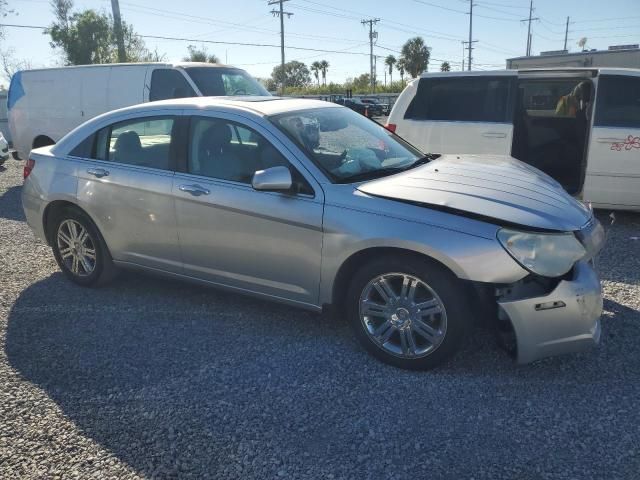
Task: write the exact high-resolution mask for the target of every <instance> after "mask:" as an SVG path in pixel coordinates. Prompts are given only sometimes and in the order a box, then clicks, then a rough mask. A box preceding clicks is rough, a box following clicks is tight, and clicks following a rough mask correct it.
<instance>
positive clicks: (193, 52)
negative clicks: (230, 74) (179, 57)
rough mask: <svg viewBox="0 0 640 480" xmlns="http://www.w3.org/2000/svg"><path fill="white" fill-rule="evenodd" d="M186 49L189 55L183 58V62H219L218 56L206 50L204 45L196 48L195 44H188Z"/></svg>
mask: <svg viewBox="0 0 640 480" xmlns="http://www.w3.org/2000/svg"><path fill="white" fill-rule="evenodd" d="M187 50H188V51H189V55H188V56H186V57H184V58H183V60H184V61H185V62H203V63H220V60H219V59H218V57H216V56H215V55H214V54H213V53H209V52H207V49H206V48H205V47H200V48H198V47H196V46H195V45H189V46H188V47H187Z"/></svg>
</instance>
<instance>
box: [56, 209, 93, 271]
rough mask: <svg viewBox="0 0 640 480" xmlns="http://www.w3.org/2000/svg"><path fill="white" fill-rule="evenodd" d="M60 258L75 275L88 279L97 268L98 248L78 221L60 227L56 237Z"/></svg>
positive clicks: (65, 222)
mask: <svg viewBox="0 0 640 480" xmlns="http://www.w3.org/2000/svg"><path fill="white" fill-rule="evenodd" d="M56 240H57V246H58V252H59V253H60V258H61V260H62V262H63V263H64V265H65V266H66V267H67V269H68V270H69V271H70V272H71V273H73V274H74V275H78V276H79V277H86V276H88V275H91V273H92V272H93V270H94V269H95V268H96V248H95V244H94V243H93V239H92V238H91V236H90V235H89V232H88V231H87V229H86V228H84V227H83V226H82V225H81V224H80V223H79V222H77V221H76V220H71V219H67V220H65V221H63V222H62V223H60V225H59V226H58V234H57V236H56Z"/></svg>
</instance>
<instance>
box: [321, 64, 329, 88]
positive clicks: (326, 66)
mask: <svg viewBox="0 0 640 480" xmlns="http://www.w3.org/2000/svg"><path fill="white" fill-rule="evenodd" d="M320 70H321V71H322V84H323V85H324V86H325V87H326V86H327V70H329V62H327V61H326V60H321V61H320Z"/></svg>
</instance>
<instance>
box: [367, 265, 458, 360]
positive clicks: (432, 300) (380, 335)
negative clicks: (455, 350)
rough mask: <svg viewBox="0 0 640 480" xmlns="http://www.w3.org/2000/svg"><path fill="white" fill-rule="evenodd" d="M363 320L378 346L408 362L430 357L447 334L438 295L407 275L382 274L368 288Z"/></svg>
mask: <svg viewBox="0 0 640 480" xmlns="http://www.w3.org/2000/svg"><path fill="white" fill-rule="evenodd" d="M360 321H361V322H362V325H363V327H364V328H365V331H366V332H367V334H368V335H369V338H370V339H371V340H373V342H374V343H375V344H376V345H378V347H380V348H382V349H383V350H385V351H386V352H387V353H390V354H392V355H395V356H397V357H401V358H406V359H415V358H420V357H424V356H426V355H429V354H430V353H432V352H433V351H434V350H435V349H436V348H438V346H440V344H441V343H442V342H443V340H444V338H445V334H446V332H447V314H446V311H445V308H444V304H443V303H442V300H441V299H440V297H439V296H438V294H436V292H435V291H434V290H433V289H432V288H431V287H429V285H427V284H426V283H425V282H423V281H422V280H420V279H419V278H417V277H415V276H413V275H408V274H405V273H386V274H383V275H379V276H377V277H375V278H374V279H373V280H371V281H370V282H369V283H368V284H367V285H366V286H365V288H364V289H363V291H362V294H361V295H360Z"/></svg>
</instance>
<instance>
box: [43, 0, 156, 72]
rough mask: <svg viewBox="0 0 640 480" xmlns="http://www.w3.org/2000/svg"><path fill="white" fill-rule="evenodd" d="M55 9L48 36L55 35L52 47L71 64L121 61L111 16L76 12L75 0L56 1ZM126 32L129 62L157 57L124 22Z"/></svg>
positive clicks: (52, 3) (54, 3)
mask: <svg viewBox="0 0 640 480" xmlns="http://www.w3.org/2000/svg"><path fill="white" fill-rule="evenodd" d="M51 6H52V7H53V12H54V15H55V21H54V22H53V24H52V25H51V27H49V28H48V29H46V30H45V32H44V33H45V34H46V35H50V36H51V42H50V44H51V47H52V48H59V49H60V50H62V53H63V56H64V61H65V63H66V64H67V65H89V64H94V63H114V62H117V61H118V55H117V45H116V38H115V34H114V31H113V19H112V17H111V15H107V14H106V13H104V12H97V11H96V10H92V9H89V10H84V11H82V12H72V10H73V0H52V2H51ZM122 31H123V36H124V40H125V52H126V56H127V61H129V62H138V61H144V60H147V59H148V58H149V57H151V56H153V54H152V53H150V52H149V51H148V50H147V49H146V47H145V45H144V42H143V40H142V39H141V38H140V37H139V36H138V35H136V33H135V32H134V31H133V27H132V26H131V25H128V24H127V23H125V22H122ZM156 55H157V52H156Z"/></svg>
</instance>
